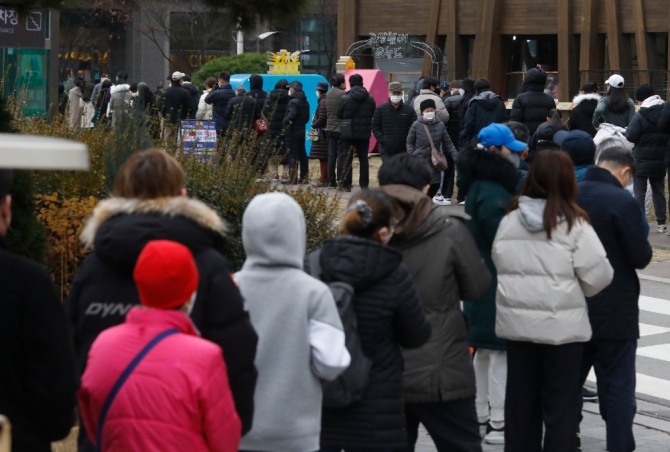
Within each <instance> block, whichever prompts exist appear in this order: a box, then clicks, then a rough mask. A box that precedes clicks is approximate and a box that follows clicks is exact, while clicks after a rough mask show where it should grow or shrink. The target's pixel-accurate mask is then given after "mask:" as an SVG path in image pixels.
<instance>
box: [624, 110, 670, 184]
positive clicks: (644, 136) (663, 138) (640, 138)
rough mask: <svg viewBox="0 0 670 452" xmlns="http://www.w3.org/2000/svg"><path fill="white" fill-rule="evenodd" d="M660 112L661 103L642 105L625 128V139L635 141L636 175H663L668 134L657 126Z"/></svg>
mask: <svg viewBox="0 0 670 452" xmlns="http://www.w3.org/2000/svg"><path fill="white" fill-rule="evenodd" d="M645 102H646V101H645ZM643 105H644V104H643ZM662 112H663V104H658V105H653V106H651V107H644V106H643V107H642V108H640V110H639V111H638V112H637V113H635V116H633V119H631V121H630V123H629V124H628V127H627V128H626V139H628V141H630V142H631V143H635V147H633V156H634V157H635V164H636V166H637V168H636V171H635V175H636V176H644V177H664V176H665V151H666V149H667V147H668V138H670V136H669V135H668V134H667V133H665V132H663V131H661V130H660V129H659V128H658V120H659V118H660V117H661V113H662Z"/></svg>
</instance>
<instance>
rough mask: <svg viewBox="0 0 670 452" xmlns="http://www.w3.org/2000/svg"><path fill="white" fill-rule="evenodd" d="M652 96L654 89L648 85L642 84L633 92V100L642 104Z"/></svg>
mask: <svg viewBox="0 0 670 452" xmlns="http://www.w3.org/2000/svg"><path fill="white" fill-rule="evenodd" d="M653 95H654V88H652V87H651V85H650V84H649V83H643V84H642V85H640V87H639V88H638V89H636V90H635V99H636V100H639V101H640V102H643V101H644V100H645V99H646V98H648V97H651V96H653Z"/></svg>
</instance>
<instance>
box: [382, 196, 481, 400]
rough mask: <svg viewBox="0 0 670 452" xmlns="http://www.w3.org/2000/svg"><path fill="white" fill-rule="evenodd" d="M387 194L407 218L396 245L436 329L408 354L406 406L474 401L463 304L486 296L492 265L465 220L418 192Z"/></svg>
mask: <svg viewBox="0 0 670 452" xmlns="http://www.w3.org/2000/svg"><path fill="white" fill-rule="evenodd" d="M381 189H382V190H383V191H384V192H385V193H386V194H388V195H389V196H391V197H392V198H393V199H394V200H395V202H396V205H397V208H398V209H399V210H400V211H401V213H403V214H404V216H403V217H400V218H403V219H402V220H401V221H400V223H399V224H398V225H397V226H396V228H395V233H394V235H393V238H392V239H391V243H390V244H391V246H393V247H396V248H397V249H398V250H399V251H400V252H401V253H402V255H403V263H404V264H405V266H406V267H407V269H408V270H409V272H410V275H411V276H412V279H413V281H414V284H415V285H416V287H417V290H418V291H419V299H420V300H421V304H422V305H423V310H424V312H425V313H426V317H427V318H428V322H429V323H430V325H431V328H432V334H431V337H430V340H429V341H428V342H427V343H426V344H425V345H423V346H422V347H420V348H417V349H413V350H407V349H403V359H404V361H405V375H404V381H403V383H404V386H405V401H406V402H407V403H433V402H446V401H450V400H459V399H467V398H473V397H474V396H475V376H474V370H473V368H472V357H471V356H470V351H469V349H468V333H467V329H466V326H465V319H464V317H463V313H462V312H461V309H460V300H472V299H475V298H478V297H479V296H481V295H482V294H483V293H484V291H485V290H486V288H487V287H488V285H489V282H490V277H489V272H488V270H487V269H486V265H485V264H484V262H483V261H482V260H481V258H480V257H479V252H478V251H477V246H476V245H475V242H474V240H473V239H472V235H471V234H470V232H469V231H468V228H467V226H466V224H465V222H464V220H463V218H459V217H458V216H455V215H454V214H449V213H447V211H446V210H445V209H438V208H436V207H437V206H435V205H434V204H433V203H432V201H431V199H430V198H429V197H427V196H426V195H424V194H423V193H422V192H420V191H419V190H416V189H415V188H412V187H409V186H406V185H385V186H382V187H381ZM428 256H430V258H427V257H428Z"/></svg>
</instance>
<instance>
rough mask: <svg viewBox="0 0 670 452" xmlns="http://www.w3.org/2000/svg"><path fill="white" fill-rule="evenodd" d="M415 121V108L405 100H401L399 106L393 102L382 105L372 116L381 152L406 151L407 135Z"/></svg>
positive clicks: (374, 132)
mask: <svg viewBox="0 0 670 452" xmlns="http://www.w3.org/2000/svg"><path fill="white" fill-rule="evenodd" d="M414 121H416V113H415V112H414V109H413V108H412V107H411V106H409V105H407V104H405V103H404V102H400V104H398V106H397V107H394V106H393V104H391V102H387V103H385V104H382V105H380V106H379V108H378V109H376V110H375V114H374V115H373V117H372V133H373V134H374V136H375V138H376V139H377V142H378V143H379V150H380V151H381V153H382V154H388V155H396V154H402V153H404V152H406V150H407V147H406V146H405V143H406V141H407V135H408V134H409V129H410V127H412V124H414Z"/></svg>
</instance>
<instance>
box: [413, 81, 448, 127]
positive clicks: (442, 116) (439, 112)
mask: <svg viewBox="0 0 670 452" xmlns="http://www.w3.org/2000/svg"><path fill="white" fill-rule="evenodd" d="M427 99H432V100H434V101H435V117H436V118H437V119H439V120H440V121H442V122H443V123H444V124H446V123H447V122H448V121H449V112H448V111H447V107H445V105H444V102H443V101H442V98H441V97H440V96H439V95H437V94H435V92H433V91H431V90H429V89H422V90H421V91H419V94H418V95H417V96H416V97H414V99H412V107H414V113H416V117H417V118H420V117H421V102H423V101H424V100H427Z"/></svg>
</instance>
